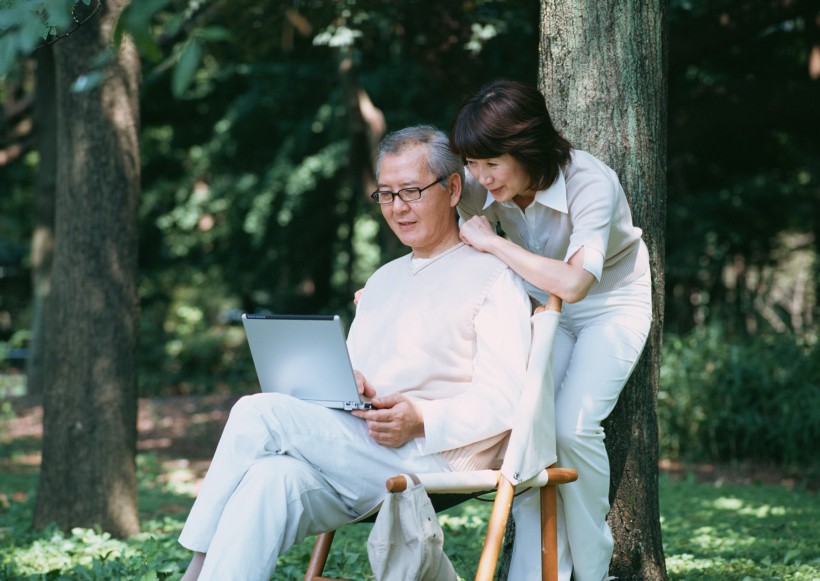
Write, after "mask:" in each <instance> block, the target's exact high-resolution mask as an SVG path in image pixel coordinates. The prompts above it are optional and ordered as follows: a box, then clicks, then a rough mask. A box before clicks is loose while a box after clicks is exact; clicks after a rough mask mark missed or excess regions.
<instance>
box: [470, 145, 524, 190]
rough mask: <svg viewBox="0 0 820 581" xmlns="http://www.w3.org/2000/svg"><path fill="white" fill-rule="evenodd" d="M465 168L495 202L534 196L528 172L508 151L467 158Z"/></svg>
mask: <svg viewBox="0 0 820 581" xmlns="http://www.w3.org/2000/svg"><path fill="white" fill-rule="evenodd" d="M467 169H468V170H469V171H470V173H471V174H472V175H473V177H474V178H475V179H476V180H478V182H479V183H480V184H481V185H482V186H483V187H485V188H486V189H487V191H488V192H490V195H491V196H492V197H493V199H494V200H495V201H496V202H509V201H510V200H513V199H515V201H516V202H520V201H522V200H532V199H533V198H534V197H535V190H533V189H531V188H530V181H531V180H530V176H529V174H527V172H526V170H525V169H524V166H522V165H521V164H520V163H519V162H518V160H517V159H515V158H514V157H513V156H511V155H510V154H509V153H505V154H503V155H500V156H499V157H490V158H487V159H472V158H467Z"/></svg>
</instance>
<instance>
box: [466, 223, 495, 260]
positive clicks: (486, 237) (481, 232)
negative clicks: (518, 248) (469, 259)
mask: <svg viewBox="0 0 820 581" xmlns="http://www.w3.org/2000/svg"><path fill="white" fill-rule="evenodd" d="M459 236H461V240H462V241H464V242H465V243H466V244H469V245H470V246H472V247H473V248H475V249H476V250H480V251H481V252H490V247H491V245H492V243H493V241H494V240H495V239H496V238H498V234H496V232H495V230H494V229H493V227H492V226H491V225H490V221H489V220H487V218H486V217H485V216H473V217H472V218H470V219H469V220H467V221H466V222H464V224H462V225H461V230H460V231H459Z"/></svg>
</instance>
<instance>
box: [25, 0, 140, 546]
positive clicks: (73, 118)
mask: <svg viewBox="0 0 820 581" xmlns="http://www.w3.org/2000/svg"><path fill="white" fill-rule="evenodd" d="M124 4H125V0H111V1H109V2H106V3H105V4H104V7H103V10H102V11H101V12H100V13H99V14H98V15H97V16H96V17H95V18H94V19H93V20H92V21H90V22H88V23H86V24H85V25H84V26H82V27H80V28H79V29H78V30H77V31H75V32H74V33H73V34H72V35H71V36H70V37H68V38H67V39H64V40H62V41H60V42H58V43H57V44H56V45H55V47H54V52H55V62H56V71H57V77H56V78H57V121H58V132H57V133H58V138H57V142H58V152H59V156H60V157H59V160H58V171H57V198H56V215H55V218H56V219H55V240H56V244H55V252H54V264H53V270H52V294H51V299H50V303H49V304H50V312H49V319H48V322H47V324H46V331H45V332H46V334H45V336H46V338H47V343H46V348H45V353H44V356H45V375H44V380H45V382H44V384H45V394H44V417H43V461H42V469H41V472H40V482H39V488H38V491H37V505H36V508H35V515H34V524H35V526H36V527H42V526H45V525H47V524H48V523H51V522H54V523H56V524H57V525H58V526H59V527H61V528H63V529H67V528H70V527H75V526H85V527H89V526H94V525H100V526H101V527H102V528H103V529H104V530H106V531H109V532H111V533H113V534H115V535H118V536H127V535H130V534H133V533H135V532H137V531H138V530H139V520H138V517H137V510H136V466H135V451H136V406H137V400H136V347H137V333H138V327H139V325H138V298H137V287H136V277H137V203H138V193H139V178H140V150H139V142H138V124H139V115H138V103H139V101H138V99H139V81H140V79H139V76H140V73H139V70H140V69H139V66H140V65H139V59H138V56H137V53H136V50H135V49H134V47H133V44H132V43H130V42H128V41H124V42H123V45H122V47H121V49H120V50H119V52H117V53H115V54H114V56H113V57H112V58H111V61H110V62H109V63H108V64H107V65H106V66H105V68H104V80H103V81H102V83H101V84H100V85H99V86H96V87H94V88H91V89H87V90H85V91H81V92H76V91H74V90H72V85H74V83H75V81H76V80H77V78H78V77H80V76H82V75H87V74H88V73H90V72H91V70H92V69H91V67H92V63H93V62H94V60H95V59H97V57H98V56H99V55H100V54H102V53H103V51H104V50H105V49H106V48H107V47H109V46H110V41H111V38H112V29H113V25H114V22H115V21H116V18H117V15H118V14H119V12H120V11H121V10H122V8H123V6H124Z"/></svg>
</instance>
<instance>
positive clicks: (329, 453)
mask: <svg viewBox="0 0 820 581" xmlns="http://www.w3.org/2000/svg"><path fill="white" fill-rule="evenodd" d="M447 470H450V467H449V464H447V462H446V460H444V459H443V458H442V457H441V456H440V455H438V454H434V455H427V456H423V455H421V454H419V453H418V449H417V446H416V444H415V442H409V443H408V444H405V445H404V446H402V447H400V448H385V447H383V446H380V445H378V444H376V443H375V442H374V441H373V439H372V438H371V437H370V436H369V435H368V433H367V426H366V423H365V422H364V420H361V419H359V418H356V417H355V416H353V415H351V414H350V413H349V412H344V411H339V410H330V409H326V408H323V407H320V406H318V405H315V404H310V403H305V402H302V401H299V400H296V399H294V398H291V397H289V396H283V395H278V394H269V393H264V394H256V395H253V396H246V397H243V398H242V399H240V400H239V401H238V402H237V403H236V404H235V405H234V407H233V409H232V410H231V414H230V417H229V418H228V422H227V424H226V426H225V430H224V432H223V434H222V437H221V438H220V440H219V445H218V446H217V449H216V452H215V454H214V458H213V460H212V462H211V466H210V468H209V470H208V474H207V475H206V477H205V480H204V481H203V483H202V487H201V490H200V493H199V495H198V497H197V499H196V502H195V503H194V506H193V508H192V509H191V513H190V515H189V516H188V520H187V521H186V523H185V527H184V528H183V530H182V533H181V535H180V538H179V541H180V543H181V544H182V545H183V546H185V547H187V548H189V549H191V550H193V551H198V552H202V553H207V557H206V558H205V563H204V565H203V569H202V573H201V574H200V577H199V579H200V580H201V581H207V580H219V581H223V580H234V579H235V580H257V579H258V580H263V579H264V580H267V579H269V578H270V575H271V573H272V572H273V570H274V568H275V566H276V559H277V557H278V556H279V555H280V554H281V553H282V552H284V551H285V550H286V549H287V548H288V547H290V546H292V545H293V544H295V543H298V542H300V541H302V540H303V539H304V538H305V537H306V536H308V535H311V534H317V533H320V532H324V531H328V530H334V529H336V528H339V527H340V526H342V525H344V524H347V523H349V522H351V521H353V520H355V519H356V518H358V517H359V516H361V515H363V514H365V513H367V512H368V511H370V510H371V509H372V508H374V507H375V506H376V505H378V504H379V503H380V502H381V501H382V499H383V498H384V495H385V494H386V490H385V480H386V479H387V478H389V477H390V476H395V475H396V474H401V473H405V472H437V471H447Z"/></svg>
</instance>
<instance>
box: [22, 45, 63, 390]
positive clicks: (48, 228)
mask: <svg viewBox="0 0 820 581" xmlns="http://www.w3.org/2000/svg"><path fill="white" fill-rule="evenodd" d="M36 55H37V85H36V91H37V93H36V97H35V101H34V131H35V139H36V140H37V152H38V153H39V155H40V163H39V166H38V168H37V170H38V171H37V185H36V190H35V192H34V235H33V236H32V240H31V286H32V289H33V294H34V296H33V306H32V321H31V341H30V342H29V353H28V359H27V360H26V388H27V393H28V394H29V395H33V396H38V397H39V396H42V395H43V391H44V388H43V371H44V368H43V345H44V342H45V334H44V324H45V317H44V315H45V313H46V312H47V307H46V303H47V301H48V296H49V294H50V293H51V263H52V258H53V256H54V198H55V189H56V186H57V86H56V81H55V78H54V50H53V49H52V47H51V46H44V47H42V48H40V49H39V50H38V51H37V53H36Z"/></svg>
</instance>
